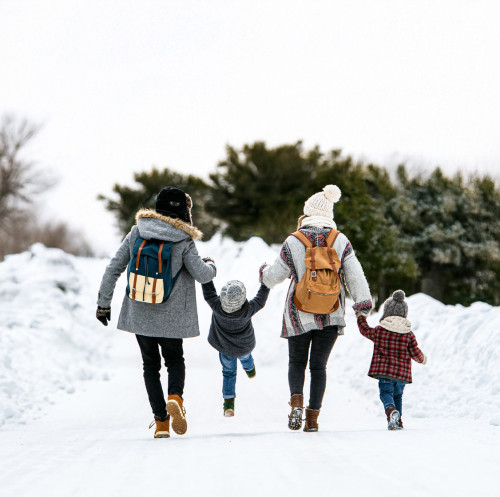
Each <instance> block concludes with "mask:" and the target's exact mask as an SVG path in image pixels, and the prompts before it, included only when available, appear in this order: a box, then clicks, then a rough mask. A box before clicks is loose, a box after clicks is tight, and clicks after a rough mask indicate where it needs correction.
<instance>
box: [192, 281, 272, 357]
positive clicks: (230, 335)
mask: <svg viewBox="0 0 500 497" xmlns="http://www.w3.org/2000/svg"><path fill="white" fill-rule="evenodd" d="M201 287H202V289H203V297H204V298H205V300H206V301H207V304H208V305H209V306H210V307H211V308H212V323H211V324H210V331H209V333H208V343H209V344H210V345H211V346H212V347H213V348H214V349H216V350H218V351H219V352H221V353H222V354H224V355H227V356H231V357H241V356H244V355H247V354H250V352H252V350H253V349H254V348H255V333H254V329H253V325H252V316H253V315H254V314H255V313H257V312H259V311H260V310H261V309H262V308H263V307H264V306H265V305H266V301H267V297H268V296H269V288H267V287H265V286H264V285H261V286H260V288H259V291H258V292H257V295H256V296H255V297H254V298H253V299H252V300H250V302H248V300H245V303H244V304H243V306H242V307H241V309H239V310H237V311H235V312H230V313H229V312H225V311H224V309H223V308H222V304H221V301H220V297H219V296H218V295H217V291H216V290H215V286H214V284H213V282H212V281H211V282H210V283H205V284H204V285H202V286H201Z"/></svg>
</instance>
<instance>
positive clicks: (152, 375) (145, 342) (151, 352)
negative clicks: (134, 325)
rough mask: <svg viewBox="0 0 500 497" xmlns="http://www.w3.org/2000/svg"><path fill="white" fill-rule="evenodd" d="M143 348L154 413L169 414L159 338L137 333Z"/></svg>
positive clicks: (145, 377)
mask: <svg viewBox="0 0 500 497" xmlns="http://www.w3.org/2000/svg"><path fill="white" fill-rule="evenodd" d="M136 338H137V343H138V344H139V348H140V349H141V355H142V362H143V368H144V383H145V385H146V391H147V392H148V397H149V403H150V404H151V409H152V410H153V414H155V415H156V416H159V417H161V418H163V417H166V416H167V409H166V406H167V404H166V402H165V396H164V395H163V389H162V386H161V381H160V369H161V356H160V351H159V349H158V339H157V338H154V337H147V336H143V335H136Z"/></svg>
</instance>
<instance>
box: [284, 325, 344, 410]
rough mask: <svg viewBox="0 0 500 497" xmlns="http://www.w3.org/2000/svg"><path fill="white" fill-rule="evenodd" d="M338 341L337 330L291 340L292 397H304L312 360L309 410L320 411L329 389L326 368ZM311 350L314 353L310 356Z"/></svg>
mask: <svg viewBox="0 0 500 497" xmlns="http://www.w3.org/2000/svg"><path fill="white" fill-rule="evenodd" d="M337 337H338V328H337V326H326V327H325V328H323V329H322V330H311V331H308V332H307V333H303V334H302V335H298V336H294V337H289V338H288V384H289V386H290V395H294V394H297V393H298V394H303V391H304V378H305V372H306V367H307V361H308V360H309V370H310V372H311V388H310V394H309V405H308V407H309V408H310V409H320V408H321V403H322V401H323V395H324V393H325V388H326V364H327V362H328V358H329V357H330V352H331V351H332V348H333V345H334V344H335V341H336V340H337ZM309 348H310V349H311V353H310V354H309Z"/></svg>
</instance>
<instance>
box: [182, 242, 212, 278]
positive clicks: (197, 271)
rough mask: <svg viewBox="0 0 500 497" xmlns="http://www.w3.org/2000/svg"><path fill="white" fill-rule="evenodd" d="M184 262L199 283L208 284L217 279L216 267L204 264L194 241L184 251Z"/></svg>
mask: <svg viewBox="0 0 500 497" xmlns="http://www.w3.org/2000/svg"><path fill="white" fill-rule="evenodd" d="M182 262H183V263H184V266H185V267H186V269H187V271H188V272H189V274H190V275H191V276H192V277H193V278H194V279H195V280H196V281H198V282H199V283H208V282H209V281H211V280H212V279H213V278H214V277H215V273H216V269H215V266H214V265H213V264H210V263H206V262H203V260H202V259H201V257H200V256H199V255H198V250H197V249H196V245H195V244H194V242H193V241H191V242H189V243H188V245H187V247H186V249H185V250H184V253H183V254H182Z"/></svg>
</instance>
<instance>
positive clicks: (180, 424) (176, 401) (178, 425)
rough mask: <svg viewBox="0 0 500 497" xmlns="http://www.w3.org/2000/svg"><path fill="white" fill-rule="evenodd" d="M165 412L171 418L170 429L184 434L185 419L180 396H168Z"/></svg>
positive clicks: (185, 427)
mask: <svg viewBox="0 0 500 497" xmlns="http://www.w3.org/2000/svg"><path fill="white" fill-rule="evenodd" d="M167 412H168V414H169V415H170V417H171V418H172V430H174V431H175V433H177V435H184V433H186V430H187V421H186V416H185V410H184V408H183V406H182V399H181V397H179V396H178V395H169V396H168V400H167Z"/></svg>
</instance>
